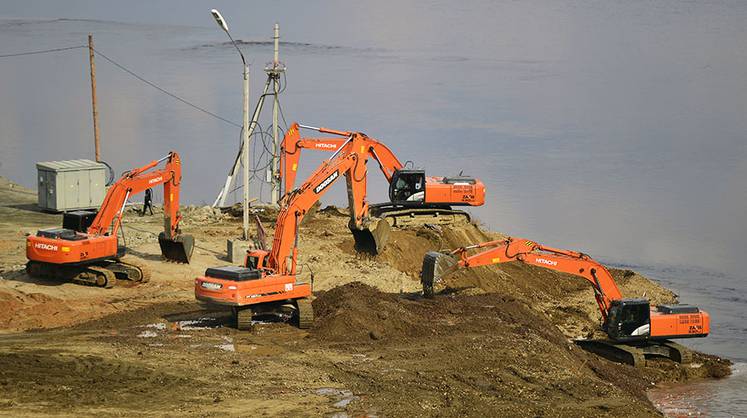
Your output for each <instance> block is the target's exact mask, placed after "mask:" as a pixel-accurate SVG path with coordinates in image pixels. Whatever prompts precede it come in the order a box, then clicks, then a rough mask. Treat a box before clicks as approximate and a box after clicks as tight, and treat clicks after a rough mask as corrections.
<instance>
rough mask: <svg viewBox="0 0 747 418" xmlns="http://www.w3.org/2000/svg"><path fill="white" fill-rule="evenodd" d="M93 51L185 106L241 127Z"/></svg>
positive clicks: (239, 126)
mask: <svg viewBox="0 0 747 418" xmlns="http://www.w3.org/2000/svg"><path fill="white" fill-rule="evenodd" d="M94 51H96V53H97V54H99V55H101V56H102V57H103V58H104V59H105V60H107V61H109V62H110V63H111V64H113V65H114V66H116V67H117V68H119V69H120V70H122V71H124V72H126V73H127V74H129V75H131V76H133V77H135V78H136V79H138V80H140V81H142V82H143V83H145V84H147V85H149V86H151V87H153V88H154V89H156V90H158V91H160V92H161V93H163V94H165V95H167V96H169V97H172V98H174V99H176V100H179V101H180V102H182V103H184V104H186V105H187V106H190V107H192V108H194V109H196V110H199V111H200V112H203V113H205V114H207V115H210V116H212V117H214V118H216V119H219V120H221V121H223V122H225V123H228V124H229V125H233V126H235V127H237V128H241V125H239V124H238V123H235V122H233V121H230V120H228V119H226V118H224V117H222V116H218V115H216V114H215V113H213V112H211V111H209V110H207V109H205V108H202V107H200V106H197V105H196V104H194V103H192V102H190V101H188V100H187V99H184V98H181V97H179V96H177V95H176V94H174V93H171V92H169V91H167V90H166V89H164V88H162V87H160V86H158V85H157V84H156V83H153V82H151V81H148V80H146V79H145V78H143V77H141V76H139V75H137V74H135V73H134V72H133V71H132V70H129V69H128V68H126V67H125V66H123V65H122V64H120V63H118V62H116V61H114V60H113V59H111V58H109V57H107V56H106V55H104V54H103V53H102V52H101V51H99V50H98V49H95V48H94Z"/></svg>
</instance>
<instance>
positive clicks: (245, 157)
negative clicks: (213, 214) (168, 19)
mask: <svg viewBox="0 0 747 418" xmlns="http://www.w3.org/2000/svg"><path fill="white" fill-rule="evenodd" d="M210 13H211V14H212V15H213V18H214V19H215V22H216V23H218V26H220V28H221V29H223V32H226V35H228V39H230V40H231V43H232V44H233V46H234V47H235V48H236V50H237V51H239V55H240V56H241V62H242V63H243V64H244V114H243V119H244V123H243V128H242V130H241V159H242V165H243V166H244V187H243V189H244V199H243V200H244V203H243V205H244V224H243V228H244V237H243V238H244V240H249V66H248V65H247V63H246V59H245V58H244V54H243V53H242V52H241V50H240V49H239V47H238V45H236V41H234V40H233V37H232V36H231V33H230V32H229V31H228V24H227V23H226V20H225V19H224V18H223V16H222V15H221V14H220V12H219V11H217V10H216V9H212V10H210Z"/></svg>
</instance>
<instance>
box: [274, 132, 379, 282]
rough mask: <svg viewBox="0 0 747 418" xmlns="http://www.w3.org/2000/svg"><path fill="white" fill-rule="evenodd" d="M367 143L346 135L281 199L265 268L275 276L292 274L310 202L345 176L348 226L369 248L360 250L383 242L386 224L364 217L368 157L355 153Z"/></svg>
mask: <svg viewBox="0 0 747 418" xmlns="http://www.w3.org/2000/svg"><path fill="white" fill-rule="evenodd" d="M291 130H297V126H296V124H294V125H293V126H292V127H291ZM291 130H289V132H291ZM367 141H368V138H367V137H365V136H363V135H361V134H357V133H353V134H350V135H349V137H348V138H347V139H346V140H345V141H344V143H343V144H342V145H340V146H339V147H338V150H337V152H335V154H334V155H332V157H331V158H330V159H328V160H326V161H324V162H323V163H322V164H321V165H320V166H319V167H318V168H317V169H316V170H315V171H314V173H312V174H311V176H309V178H308V179H307V180H306V181H305V182H304V183H303V184H302V185H301V186H300V187H299V188H298V189H295V190H292V191H290V192H289V193H287V194H286V195H285V196H283V198H282V200H281V205H280V213H279V214H278V218H277V223H276V226H275V235H274V238H273V244H272V251H271V252H270V256H269V258H268V261H267V265H266V267H267V268H269V269H271V270H273V271H274V272H275V273H277V274H291V275H293V274H295V271H296V258H297V246H298V226H299V225H300V223H301V220H303V217H304V216H306V214H307V213H308V211H309V209H310V208H311V207H312V206H313V205H314V203H316V202H317V201H318V200H319V199H320V198H321V197H322V196H323V195H324V194H325V193H326V192H327V191H328V190H329V188H330V186H332V184H334V183H335V182H336V181H337V180H339V179H340V177H342V176H345V178H346V183H347V188H348V200H349V207H350V221H349V227H350V229H351V230H352V231H353V233H354V235H355V236H356V243H357V244H359V245H363V246H369V247H370V248H363V249H364V250H368V251H375V250H376V248H375V247H377V244H378V243H380V242H382V240H385V239H386V235H387V234H388V226H389V225H388V224H387V223H386V222H375V223H374V221H373V220H371V219H370V218H369V217H368V216H367V215H368V202H367V201H366V170H367V168H366V160H367V159H368V154H366V153H365V152H363V153H361V152H356V151H360V150H361V149H364V148H365V144H366V143H367ZM289 260H290V263H289Z"/></svg>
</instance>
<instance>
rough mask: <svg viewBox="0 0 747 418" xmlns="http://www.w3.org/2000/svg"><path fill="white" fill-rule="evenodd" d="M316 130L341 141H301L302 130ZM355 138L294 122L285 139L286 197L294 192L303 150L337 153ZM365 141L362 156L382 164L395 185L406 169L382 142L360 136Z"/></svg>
mask: <svg viewBox="0 0 747 418" xmlns="http://www.w3.org/2000/svg"><path fill="white" fill-rule="evenodd" d="M302 127H303V128H307V129H313V130H316V131H318V132H320V133H324V134H332V135H337V136H339V138H334V137H323V138H321V137H320V138H304V137H301V134H300V129H301V128H302ZM351 135H353V133H352V132H346V131H337V130H334V129H329V128H315V127H310V126H303V125H299V124H298V123H297V122H294V123H293V124H292V125H291V127H290V128H289V129H288V132H286V134H285V137H283V143H282V145H281V154H280V171H281V173H282V174H281V176H282V179H283V181H284V188H283V191H284V193H286V194H287V193H289V192H290V191H291V190H293V186H294V184H295V180H296V174H297V170H298V162H299V160H300V158H301V152H300V151H301V149H304V148H305V149H315V150H319V151H330V152H337V151H338V150H339V149H340V148H341V147H342V146H343V145H345V144H346V143H347V142H348V139H349V138H350V137H351ZM357 135H359V136H361V137H362V138H365V140H364V142H363V144H362V146H363V148H361V149H360V153H361V154H367V156H366V158H373V159H374V160H376V162H377V163H378V164H379V168H380V169H381V172H382V173H383V174H384V177H386V180H387V182H391V181H392V177H393V176H394V173H395V172H396V171H397V170H400V169H402V167H403V165H402V163H401V162H400V161H399V160H398V159H397V157H396V156H395V155H394V153H393V152H392V150H391V149H389V147H387V146H386V145H384V144H382V143H381V142H379V141H377V140H375V139H373V138H369V137H368V136H366V135H364V134H361V133H357Z"/></svg>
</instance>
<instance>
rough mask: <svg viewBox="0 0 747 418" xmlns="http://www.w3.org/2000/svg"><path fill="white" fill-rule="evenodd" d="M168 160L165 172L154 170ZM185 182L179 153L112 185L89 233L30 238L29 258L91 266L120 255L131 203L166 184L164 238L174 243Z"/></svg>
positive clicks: (128, 175) (45, 261)
mask: <svg viewBox="0 0 747 418" xmlns="http://www.w3.org/2000/svg"><path fill="white" fill-rule="evenodd" d="M163 160H166V161H167V162H166V165H165V167H164V168H163V169H157V170H152V169H153V168H154V167H156V166H157V165H158V164H159V163H160V162H161V161H163ZM180 182H181V160H180V159H179V155H178V154H177V153H175V152H171V153H169V155H168V156H167V157H164V158H163V159H161V160H158V161H152V162H151V163H149V164H147V165H145V166H143V167H141V168H137V169H134V170H131V171H129V172H126V173H125V174H124V175H122V177H121V178H120V179H119V180H118V181H117V182H116V183H114V185H112V186H111V187H110V188H109V190H108V191H107V193H106V196H105V197H104V202H103V203H102V205H101V208H100V209H99V211H98V213H97V214H96V217H95V218H94V220H93V223H92V224H91V225H90V226H89V227H88V229H87V232H85V233H83V232H74V231H67V232H69V233H72V232H74V234H67V235H66V236H64V237H62V236H58V237H55V238H50V237H46V236H43V235H41V233H43V232H44V231H40V233H39V234H37V235H30V236H28V237H27V238H26V257H27V258H28V259H29V260H30V261H36V262H43V263H48V264H87V263H93V262H96V261H99V260H102V259H106V258H111V257H116V256H117V255H118V253H117V252H118V246H117V231H118V230H119V228H120V226H121V219H122V215H123V212H124V207H125V203H126V202H127V199H128V198H129V197H130V196H132V195H134V194H137V193H140V192H143V191H145V190H146V189H149V188H151V187H155V186H158V185H160V184H163V186H164V187H163V190H164V198H163V202H164V204H163V206H164V218H165V219H164V224H165V226H164V227H165V231H164V234H165V236H166V237H167V238H168V239H174V238H175V237H176V236H177V235H178V233H179V231H178V226H179V221H180V220H181V215H180V214H179V184H180Z"/></svg>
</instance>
